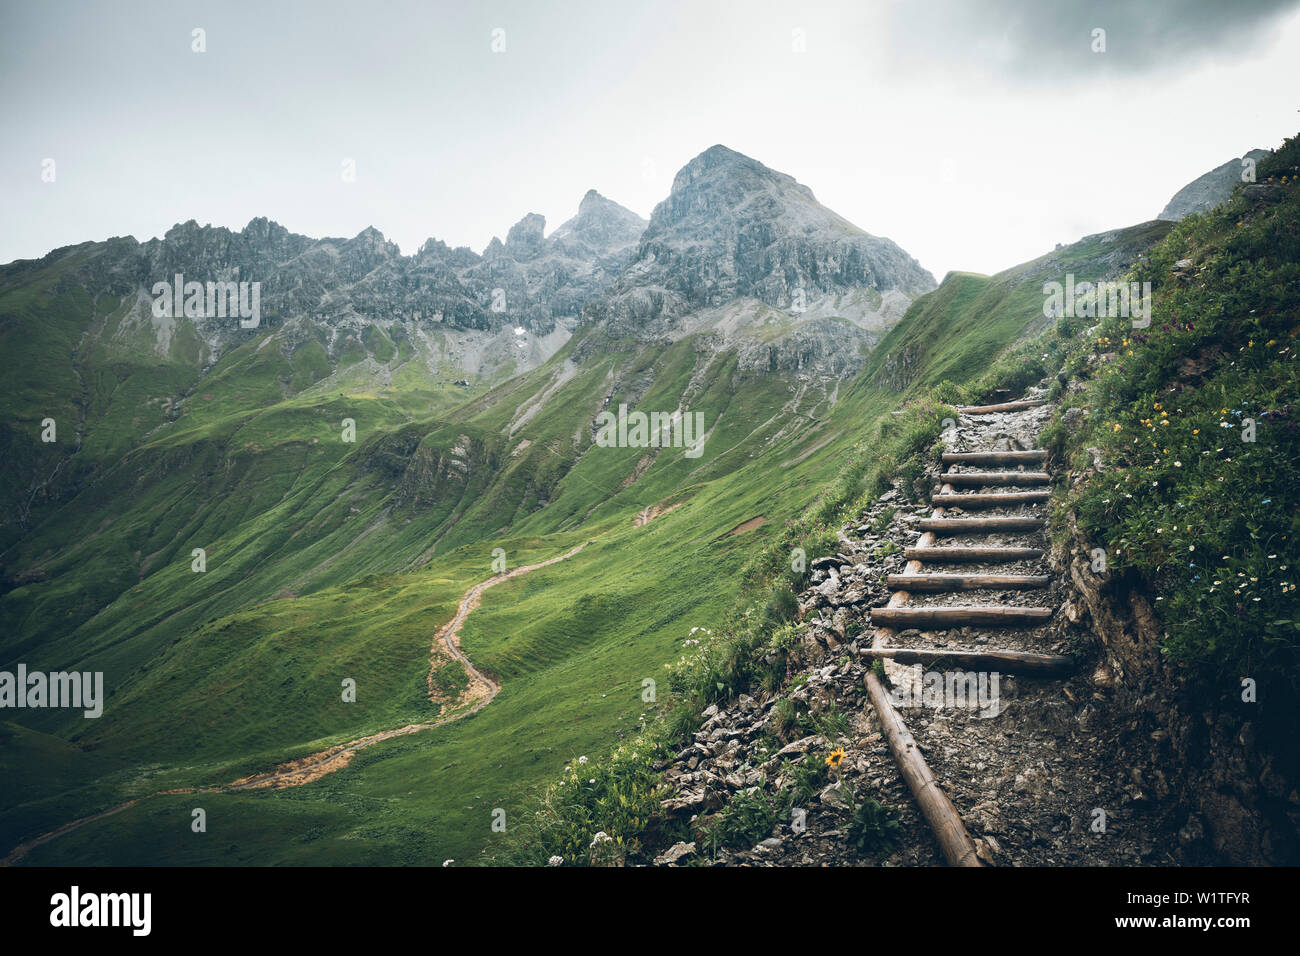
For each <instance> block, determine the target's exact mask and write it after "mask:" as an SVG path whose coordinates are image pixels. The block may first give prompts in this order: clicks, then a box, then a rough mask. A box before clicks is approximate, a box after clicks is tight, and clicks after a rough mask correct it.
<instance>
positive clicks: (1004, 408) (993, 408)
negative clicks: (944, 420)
mask: <svg viewBox="0 0 1300 956" xmlns="http://www.w3.org/2000/svg"><path fill="white" fill-rule="evenodd" d="M1046 404H1047V403H1046V402H1042V401H1031V400H1024V401H1019V402H1003V403H1002V404H1001V405H958V406H957V411H959V412H961V413H962V414H963V415H992V414H993V413H995V412H1018V411H1020V410H1021V409H1022V408H1037V407H1038V406H1039V405H1046Z"/></svg>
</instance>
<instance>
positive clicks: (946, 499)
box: [930, 491, 1052, 508]
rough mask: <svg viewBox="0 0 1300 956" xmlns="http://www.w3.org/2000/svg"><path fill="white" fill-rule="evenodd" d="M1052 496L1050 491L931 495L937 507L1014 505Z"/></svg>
mask: <svg viewBox="0 0 1300 956" xmlns="http://www.w3.org/2000/svg"><path fill="white" fill-rule="evenodd" d="M1051 497H1052V493H1051V492H1050V491H1004V492H1001V493H1000V494H999V493H994V494H973V495H959V494H944V493H942V492H941V493H940V494H937V495H931V496H930V503H931V504H932V505H934V506H935V507H936V508H1001V507H1003V506H1008V507H1009V506H1013V505H1032V504H1041V503H1043V502H1044V501H1047V500H1048V499H1049V498H1051Z"/></svg>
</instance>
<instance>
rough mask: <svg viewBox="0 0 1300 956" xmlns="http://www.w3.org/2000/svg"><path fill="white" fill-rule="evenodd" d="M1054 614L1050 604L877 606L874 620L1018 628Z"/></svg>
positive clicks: (888, 623) (890, 623) (886, 623)
mask: <svg viewBox="0 0 1300 956" xmlns="http://www.w3.org/2000/svg"><path fill="white" fill-rule="evenodd" d="M1051 616H1052V610H1051V608H1046V607H993V606H987V607H986V606H982V605H971V606H956V607H873V608H872V609H871V623H872V624H874V625H876V626H877V627H879V626H881V625H884V626H885V627H940V628H945V627H961V626H963V625H966V624H985V625H990V626H994V627H1016V626H1023V625H1030V624H1041V623H1043V622H1044V621H1046V620H1047V619H1048V618H1050V617H1051Z"/></svg>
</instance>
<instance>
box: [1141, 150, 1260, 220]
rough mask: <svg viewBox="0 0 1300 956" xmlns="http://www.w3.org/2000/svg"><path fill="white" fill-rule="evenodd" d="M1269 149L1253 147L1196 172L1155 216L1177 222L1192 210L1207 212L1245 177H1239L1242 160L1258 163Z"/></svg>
mask: <svg viewBox="0 0 1300 956" xmlns="http://www.w3.org/2000/svg"><path fill="white" fill-rule="evenodd" d="M1270 152H1272V151H1271V150H1267V149H1252V150H1251V151H1250V152H1249V153H1247V154H1246V155H1245V156H1241V157H1238V158H1236V159H1230V160H1228V161H1227V162H1226V163H1224V164H1223V165H1222V166H1216V167H1214V168H1213V169H1211V170H1210V171H1209V172H1208V173H1205V174H1204V175H1203V176H1198V177H1197V178H1196V179H1193V180H1192V181H1191V182H1190V183H1188V184H1187V185H1186V186H1184V187H1183V188H1182V189H1180V190H1178V192H1176V193H1174V196H1173V198H1172V199H1170V200H1169V202H1168V203H1166V204H1165V208H1164V209H1162V210H1160V215H1159V216H1157V217H1156V218H1157V219H1168V220H1172V221H1174V222H1177V221H1178V220H1180V219H1184V218H1186V217H1187V216H1190V215H1192V214H1193V213H1198V212H1207V211H1208V210H1210V209H1213V208H1214V207H1215V206H1218V205H1220V204H1222V203H1223V202H1226V201H1227V199H1228V197H1229V196H1231V195H1232V190H1233V189H1234V188H1236V186H1237V184H1238V183H1241V182H1243V181H1245V180H1243V179H1242V178H1241V176H1242V171H1243V169H1244V167H1243V165H1242V161H1243V160H1246V159H1250V160H1253V161H1254V162H1256V163H1258V162H1259V161H1260V160H1261V159H1263V158H1264V157H1265V156H1267V155H1269V153H1270Z"/></svg>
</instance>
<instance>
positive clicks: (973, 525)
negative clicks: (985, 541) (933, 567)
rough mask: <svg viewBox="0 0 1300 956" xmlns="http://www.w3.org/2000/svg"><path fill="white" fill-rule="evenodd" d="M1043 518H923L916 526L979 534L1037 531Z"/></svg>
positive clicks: (931, 529) (948, 531)
mask: <svg viewBox="0 0 1300 956" xmlns="http://www.w3.org/2000/svg"><path fill="white" fill-rule="evenodd" d="M1044 524H1046V522H1045V521H1044V520H1043V519H1042V518H922V519H921V520H920V521H918V522H917V523H916V526H917V527H918V528H920V529H921V530H922V531H935V532H938V533H939V534H978V533H980V532H983V531H1037V530H1038V529H1039V528H1041V527H1043V525H1044Z"/></svg>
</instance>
